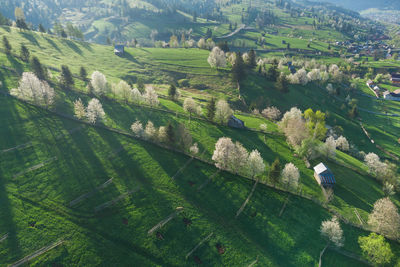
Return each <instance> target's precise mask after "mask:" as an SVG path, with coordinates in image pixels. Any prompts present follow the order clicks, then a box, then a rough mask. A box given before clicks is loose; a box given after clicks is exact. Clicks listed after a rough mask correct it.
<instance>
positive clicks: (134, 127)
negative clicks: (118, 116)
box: [131, 120, 144, 138]
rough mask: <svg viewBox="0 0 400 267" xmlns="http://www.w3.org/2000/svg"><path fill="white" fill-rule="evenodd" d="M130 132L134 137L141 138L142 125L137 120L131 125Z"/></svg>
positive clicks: (142, 132) (142, 134)
mask: <svg viewBox="0 0 400 267" xmlns="http://www.w3.org/2000/svg"><path fill="white" fill-rule="evenodd" d="M131 130H132V132H133V134H134V135H135V136H136V137H139V138H142V137H143V136H144V130H143V125H142V123H141V122H140V121H138V120H137V121H135V122H134V123H132V125H131Z"/></svg>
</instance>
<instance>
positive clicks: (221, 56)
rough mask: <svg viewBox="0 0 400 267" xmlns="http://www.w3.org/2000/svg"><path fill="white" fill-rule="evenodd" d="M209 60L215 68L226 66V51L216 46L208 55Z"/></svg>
mask: <svg viewBox="0 0 400 267" xmlns="http://www.w3.org/2000/svg"><path fill="white" fill-rule="evenodd" d="M207 62H208V64H210V66H211V67H213V68H225V67H226V57H225V53H224V51H223V50H221V49H220V48H219V47H218V46H216V47H214V48H213V49H212V50H211V52H210V55H209V56H208V59H207Z"/></svg>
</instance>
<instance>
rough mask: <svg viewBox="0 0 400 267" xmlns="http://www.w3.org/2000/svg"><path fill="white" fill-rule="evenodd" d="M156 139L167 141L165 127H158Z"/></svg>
mask: <svg viewBox="0 0 400 267" xmlns="http://www.w3.org/2000/svg"><path fill="white" fill-rule="evenodd" d="M158 141H160V142H163V143H164V142H167V141H168V135H167V127H165V126H160V128H158Z"/></svg>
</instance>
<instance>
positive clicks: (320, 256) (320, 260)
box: [318, 242, 329, 267]
mask: <svg viewBox="0 0 400 267" xmlns="http://www.w3.org/2000/svg"><path fill="white" fill-rule="evenodd" d="M328 247H329V242H328V243H327V244H326V246H325V247H324V249H323V250H322V251H321V253H320V254H319V264H318V267H321V266H322V256H323V255H324V253H325V250H326V249H327V248H328Z"/></svg>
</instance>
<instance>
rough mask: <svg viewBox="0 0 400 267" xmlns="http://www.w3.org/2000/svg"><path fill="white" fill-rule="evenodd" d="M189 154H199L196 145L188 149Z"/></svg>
mask: <svg viewBox="0 0 400 267" xmlns="http://www.w3.org/2000/svg"><path fill="white" fill-rule="evenodd" d="M189 151H190V153H191V154H192V155H197V154H198V153H199V147H198V145H197V143H195V144H193V145H192V146H191V147H190V149H189Z"/></svg>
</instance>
